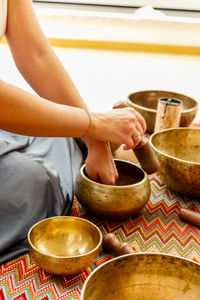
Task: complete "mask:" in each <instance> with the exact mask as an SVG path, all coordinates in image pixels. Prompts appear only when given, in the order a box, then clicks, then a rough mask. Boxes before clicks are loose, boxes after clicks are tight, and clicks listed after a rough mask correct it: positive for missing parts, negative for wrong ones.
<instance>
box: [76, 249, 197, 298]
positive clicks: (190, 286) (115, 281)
mask: <svg viewBox="0 0 200 300" xmlns="http://www.w3.org/2000/svg"><path fill="white" fill-rule="evenodd" d="M199 283H200V265H199V264H197V263H194V262H192V261H189V260H187V259H183V258H178V257H175V256H170V255H165V254H156V253H138V254H137V253H136V254H135V253H134V254H128V255H124V256H119V257H117V258H114V259H112V260H110V261H108V262H106V263H104V264H103V265H101V266H99V267H97V269H95V270H94V271H93V272H92V273H91V274H90V275H89V277H88V278H87V279H86V281H85V283H84V285H83V289H82V293H81V300H102V299H103V300H113V299H117V300H199V299H200V284H199Z"/></svg>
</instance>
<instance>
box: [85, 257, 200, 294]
mask: <svg viewBox="0 0 200 300" xmlns="http://www.w3.org/2000/svg"><path fill="white" fill-rule="evenodd" d="M128 256H160V257H162V256H163V257H171V258H174V259H179V260H182V261H185V262H188V263H190V264H192V265H197V266H198V267H199V266H200V265H199V263H197V262H195V261H193V260H190V259H188V258H185V257H181V256H176V255H172V254H168V253H155V252H136V253H130V254H124V255H121V256H117V257H114V258H112V259H110V260H108V261H106V262H104V263H102V264H101V265H99V266H98V267H97V268H95V269H94V270H93V271H92V272H91V273H90V274H89V276H88V277H87V278H86V280H85V282H84V283H83V287H82V289H81V298H80V300H84V298H83V296H84V293H85V290H86V287H87V284H88V282H89V280H90V279H91V277H92V276H94V275H95V273H96V272H98V271H99V269H101V268H103V267H104V266H105V265H108V264H109V263H112V262H115V261H117V260H119V259H123V258H126V257H128Z"/></svg>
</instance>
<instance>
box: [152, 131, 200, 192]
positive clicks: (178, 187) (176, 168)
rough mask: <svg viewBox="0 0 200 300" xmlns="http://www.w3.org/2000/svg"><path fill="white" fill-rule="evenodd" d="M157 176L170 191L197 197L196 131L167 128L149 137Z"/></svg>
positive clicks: (199, 159)
mask: <svg viewBox="0 0 200 300" xmlns="http://www.w3.org/2000/svg"><path fill="white" fill-rule="evenodd" d="M150 144H151V146H152V148H153V149H154V151H155V154H156V156H157V158H158V160H159V163H160V169H159V172H158V173H159V175H160V177H161V179H162V180H163V182H164V183H165V184H166V185H167V186H168V187H169V188H171V189H172V190H174V191H176V192H179V193H182V194H184V195H189V196H194V197H199V196H200V129H197V128H170V129H165V130H162V131H159V132H156V133H154V134H152V136H151V137H150Z"/></svg>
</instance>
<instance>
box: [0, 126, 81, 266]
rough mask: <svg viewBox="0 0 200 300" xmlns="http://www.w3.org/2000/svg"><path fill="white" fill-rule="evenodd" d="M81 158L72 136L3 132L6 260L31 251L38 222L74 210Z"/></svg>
mask: <svg viewBox="0 0 200 300" xmlns="http://www.w3.org/2000/svg"><path fill="white" fill-rule="evenodd" d="M81 162H82V153H81V151H80V149H79V147H78V146H77V144H76V142H75V141H74V139H72V138H68V139H65V138H39V137H37V138H33V137H26V136H21V135H15V134H11V133H8V132H5V131H0V264H2V263H4V262H6V261H8V260H10V259H14V258H15V257H17V256H19V255H21V254H23V253H25V252H27V251H28V248H27V240H26V237H27V233H28V230H29V229H30V227H31V226H32V225H33V224H35V223H36V222H38V221H40V220H42V219H44V218H48V217H52V216H56V215H65V214H67V213H69V211H70V208H71V206H72V202H73V193H74V191H73V185H74V181H75V178H76V176H77V174H78V171H79V168H80V166H81Z"/></svg>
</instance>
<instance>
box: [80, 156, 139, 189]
mask: <svg viewBox="0 0 200 300" xmlns="http://www.w3.org/2000/svg"><path fill="white" fill-rule="evenodd" d="M115 165H116V168H117V171H118V174H119V178H118V180H117V182H116V185H117V186H123V185H133V184H136V183H139V182H141V181H142V180H143V179H144V177H145V174H144V171H143V170H142V169H141V168H139V167H138V166H136V165H134V164H132V163H131V162H128V161H123V160H117V159H115ZM83 172H84V175H85V176H86V177H87V174H86V171H85V169H84V171H83ZM110 187H111V188H112V187H113V186H110Z"/></svg>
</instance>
